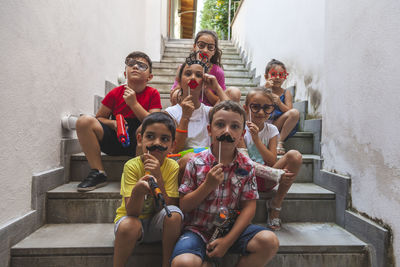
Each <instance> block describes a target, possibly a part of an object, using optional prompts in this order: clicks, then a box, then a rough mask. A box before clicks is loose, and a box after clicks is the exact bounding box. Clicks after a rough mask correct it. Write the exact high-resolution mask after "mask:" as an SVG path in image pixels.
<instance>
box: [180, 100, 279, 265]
mask: <svg viewBox="0 0 400 267" xmlns="http://www.w3.org/2000/svg"><path fill="white" fill-rule="evenodd" d="M245 117H246V115H245V112H244V110H243V109H242V107H241V106H240V105H239V104H237V103H236V102H233V101H231V100H229V101H223V102H221V103H218V104H217V105H216V106H215V107H214V108H213V109H212V110H211V113H210V117H209V125H208V126H207V131H208V134H209V136H210V137H211V140H212V144H211V147H210V148H209V149H207V150H205V151H202V152H200V153H199V154H197V155H196V156H195V157H193V158H192V159H191V160H190V161H189V162H188V164H187V166H186V170H185V174H184V177H183V181H182V184H181V185H180V187H179V192H180V195H181V198H180V201H179V204H180V207H181V209H182V211H183V212H184V214H186V215H185V219H184V232H183V235H181V237H180V238H179V240H178V242H177V243H176V245H175V248H174V251H173V254H172V266H191V267H192V266H198V267H200V266H205V265H202V264H203V261H205V260H206V261H209V260H208V259H206V256H207V257H208V258H209V259H210V260H213V258H221V257H223V256H224V255H225V254H226V252H228V251H229V252H232V253H238V254H241V255H242V256H241V257H240V259H239V262H238V264H237V265H236V266H260V267H261V266H265V265H266V264H267V262H268V261H269V260H271V259H272V257H273V256H274V255H275V254H276V252H277V250H278V247H279V241H278V239H277V237H276V235H275V234H274V233H273V232H271V231H269V230H268V229H267V228H264V227H262V226H258V225H253V224H251V221H252V219H253V217H254V215H255V212H256V201H257V199H258V192H257V184H256V180H255V176H254V168H253V163H252V162H251V161H250V159H249V158H248V157H247V156H245V155H243V154H242V153H240V152H239V151H238V150H237V149H236V147H237V145H238V142H239V140H241V139H242V138H243V135H244V133H245V130H244V125H245ZM220 208H226V209H232V210H240V214H239V215H238V217H237V219H236V220H235V222H234V224H233V227H232V228H231V229H230V231H229V232H228V233H227V234H226V235H225V236H222V237H219V238H217V239H215V240H211V242H210V238H211V236H212V235H213V232H214V224H213V221H214V218H215V215H216V214H218V212H219V210H220ZM207 264H208V265H207V266H210V264H209V263H207Z"/></svg>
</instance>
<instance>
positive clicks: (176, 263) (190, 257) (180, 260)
mask: <svg viewBox="0 0 400 267" xmlns="http://www.w3.org/2000/svg"><path fill="white" fill-rule="evenodd" d="M201 264H202V260H201V258H200V257H199V256H197V255H194V254H191V253H184V254H180V255H178V256H176V257H175V258H174V259H173V260H172V262H171V266H172V267H193V266H199V267H200V266H201Z"/></svg>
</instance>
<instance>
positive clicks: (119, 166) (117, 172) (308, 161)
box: [69, 153, 320, 183]
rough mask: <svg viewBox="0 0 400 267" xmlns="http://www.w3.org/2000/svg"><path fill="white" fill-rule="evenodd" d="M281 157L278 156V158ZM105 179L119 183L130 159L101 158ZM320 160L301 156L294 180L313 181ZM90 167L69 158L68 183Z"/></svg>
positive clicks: (83, 159)
mask: <svg viewBox="0 0 400 267" xmlns="http://www.w3.org/2000/svg"><path fill="white" fill-rule="evenodd" d="M280 157H281V156H278V158H280ZM101 158H102V161H103V165H104V168H105V171H106V173H107V177H108V179H109V180H110V181H120V180H121V174H122V170H123V167H124V164H125V162H126V161H128V160H129V159H130V157H127V156H107V155H104V154H102V156H101ZM318 160H320V157H319V156H316V155H308V154H304V155H303V164H302V166H301V169H300V172H299V174H298V176H297V178H296V182H298V183H304V182H305V183H309V182H312V181H313V172H314V165H315V162H314V161H318ZM89 171H90V167H89V164H88V162H87V160H86V157H85V155H84V154H83V153H78V154H74V155H72V156H71V166H70V177H69V180H70V181H82V180H83V179H84V178H85V177H86V176H87V175H88V173H89Z"/></svg>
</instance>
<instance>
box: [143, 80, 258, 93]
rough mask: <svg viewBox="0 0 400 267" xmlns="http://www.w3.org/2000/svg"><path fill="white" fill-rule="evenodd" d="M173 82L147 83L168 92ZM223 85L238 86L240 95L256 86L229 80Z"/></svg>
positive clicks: (161, 91)
mask: <svg viewBox="0 0 400 267" xmlns="http://www.w3.org/2000/svg"><path fill="white" fill-rule="evenodd" d="M173 84H174V82H169V83H167V82H165V83H153V82H152V81H151V82H149V83H148V85H149V86H151V87H153V88H156V89H157V90H158V92H159V93H160V94H168V95H169V93H170V91H171V87H172V85H173ZM225 86H226V87H229V86H235V87H238V88H239V90H240V91H241V93H242V95H243V96H244V95H247V92H249V91H250V90H251V89H252V88H255V87H257V85H256V84H248V85H243V84H240V83H231V82H229V81H225Z"/></svg>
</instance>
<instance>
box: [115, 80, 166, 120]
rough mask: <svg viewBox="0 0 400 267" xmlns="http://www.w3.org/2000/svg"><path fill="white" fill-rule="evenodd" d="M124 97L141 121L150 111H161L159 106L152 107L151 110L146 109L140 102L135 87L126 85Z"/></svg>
mask: <svg viewBox="0 0 400 267" xmlns="http://www.w3.org/2000/svg"><path fill="white" fill-rule="evenodd" d="M123 97H124V100H125V102H126V104H127V105H128V107H129V108H130V109H131V110H132V111H133V113H134V114H135V116H136V117H137V118H138V119H139V120H140V121H143V119H144V118H145V117H146V116H147V115H149V114H150V113H153V112H159V111H161V109H159V108H154V109H150V110H149V111H147V110H145V109H144V108H143V107H142V105H140V103H139V102H138V101H137V98H136V92H135V91H134V90H133V89H131V88H129V87H128V85H125V91H124V96H123Z"/></svg>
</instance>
